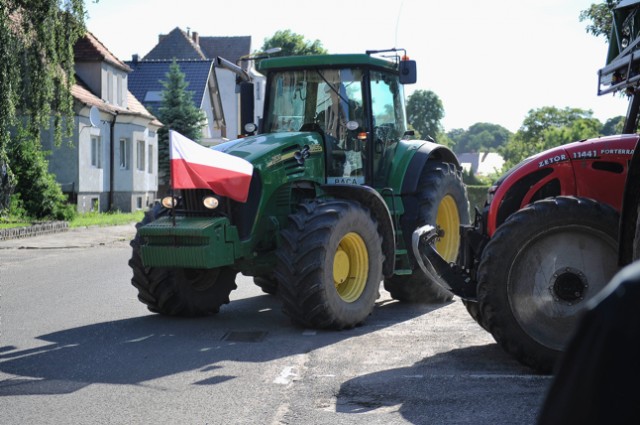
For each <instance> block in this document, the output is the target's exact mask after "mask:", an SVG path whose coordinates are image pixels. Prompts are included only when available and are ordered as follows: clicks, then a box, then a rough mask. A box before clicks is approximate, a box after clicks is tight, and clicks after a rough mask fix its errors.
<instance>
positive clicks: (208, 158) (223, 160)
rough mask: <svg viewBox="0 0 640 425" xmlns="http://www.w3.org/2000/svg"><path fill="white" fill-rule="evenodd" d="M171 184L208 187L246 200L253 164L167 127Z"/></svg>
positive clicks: (174, 185) (236, 198)
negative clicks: (205, 145)
mask: <svg viewBox="0 0 640 425" xmlns="http://www.w3.org/2000/svg"><path fill="white" fill-rule="evenodd" d="M169 145H170V146H171V155H170V158H171V185H172V187H173V188H174V189H211V190H213V191H214V192H215V193H216V194H218V195H221V196H227V197H229V198H231V199H234V200H236V201H238V202H246V201H247V197H248V196H249V184H250V183H251V176H252V175H253V165H252V164H251V163H250V162H249V161H246V160H244V159H242V158H239V157H237V156H233V155H229V154H226V153H224V152H219V151H215V150H213V149H209V148H207V147H204V146H202V145H199V144H198V143H196V142H194V141H193V140H190V139H188V138H187V137H185V136H183V135H182V134H180V133H178V132H176V131H173V130H169Z"/></svg>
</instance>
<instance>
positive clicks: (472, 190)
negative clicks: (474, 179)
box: [467, 185, 491, 220]
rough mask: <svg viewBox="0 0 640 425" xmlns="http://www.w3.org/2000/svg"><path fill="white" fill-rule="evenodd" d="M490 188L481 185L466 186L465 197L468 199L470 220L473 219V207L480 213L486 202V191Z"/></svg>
mask: <svg viewBox="0 0 640 425" xmlns="http://www.w3.org/2000/svg"><path fill="white" fill-rule="evenodd" d="M490 187H491V186H488V185H482V186H476V185H467V197H468V198H469V212H470V213H471V220H473V217H474V212H473V211H474V210H475V207H478V209H479V210H480V211H482V208H483V207H484V203H485V201H486V200H487V190H489V188H490Z"/></svg>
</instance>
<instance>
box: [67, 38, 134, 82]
mask: <svg viewBox="0 0 640 425" xmlns="http://www.w3.org/2000/svg"><path fill="white" fill-rule="evenodd" d="M73 51H74V60H75V62H76V63H80V62H107V63H109V64H111V65H112V66H115V67H116V68H118V69H121V70H122V71H125V72H131V68H129V67H128V66H127V65H126V64H125V63H124V62H122V61H121V60H120V59H118V58H117V57H116V56H115V55H114V54H113V53H111V52H110V51H109V49H107V48H106V46H105V45H104V44H102V43H101V42H100V40H98V39H97V38H96V37H95V36H94V35H93V34H92V33H91V32H89V31H87V32H86V33H85V35H84V37H81V38H80V39H78V41H77V42H76V44H75V46H74V47H73Z"/></svg>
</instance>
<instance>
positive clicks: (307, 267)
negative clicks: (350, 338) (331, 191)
mask: <svg viewBox="0 0 640 425" xmlns="http://www.w3.org/2000/svg"><path fill="white" fill-rule="evenodd" d="M289 222H290V224H289V226H288V227H287V228H286V229H285V230H284V231H283V232H282V241H283V243H282V247H281V248H280V249H279V251H278V255H277V256H278V265H277V267H276V270H275V272H276V273H275V275H276V278H277V280H278V295H279V296H280V297H281V299H282V301H283V310H284V312H285V314H287V315H288V316H289V317H290V318H291V319H292V321H293V322H295V323H298V324H300V325H302V326H306V327H312V328H335V329H343V328H351V327H354V326H356V325H358V324H360V323H361V322H363V321H364V320H365V319H366V318H367V317H368V316H369V314H371V311H372V310H373V307H374V305H375V300H376V299H377V298H378V296H379V287H380V281H381V280H382V263H383V261H384V256H383V254H382V248H381V247H382V238H381V236H380V234H379V233H378V226H377V223H376V221H375V220H374V219H373V218H372V216H371V215H370V214H369V212H368V211H367V210H366V209H365V208H363V207H362V206H360V204H358V203H356V202H352V201H347V200H329V201H320V200H315V201H309V202H305V203H303V204H302V205H300V208H299V210H298V212H296V213H295V214H292V215H291V216H289Z"/></svg>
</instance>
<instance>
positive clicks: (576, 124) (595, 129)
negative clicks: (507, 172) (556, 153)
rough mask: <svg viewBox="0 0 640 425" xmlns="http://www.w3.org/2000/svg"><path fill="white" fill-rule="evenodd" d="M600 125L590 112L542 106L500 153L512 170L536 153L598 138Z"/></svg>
mask: <svg viewBox="0 0 640 425" xmlns="http://www.w3.org/2000/svg"><path fill="white" fill-rule="evenodd" d="M601 129H602V123H601V122H600V121H599V120H598V119H596V118H593V112H591V111H586V110H583V109H579V108H564V109H559V108H556V107H554V106H545V107H542V108H539V109H533V110H530V111H529V113H528V114H527V116H526V117H525V119H524V121H523V123H522V126H521V127H520V129H518V131H517V132H516V133H515V135H514V136H513V137H512V138H511V139H510V140H509V142H508V143H507V144H506V146H505V147H504V148H503V149H501V151H500V153H501V154H502V155H503V156H504V159H505V161H506V164H505V166H506V167H511V166H513V165H515V164H517V163H519V162H520V161H522V160H523V159H525V158H527V157H528V156H531V155H533V154H535V153H538V152H542V151H545V150H547V149H550V148H553V147H556V146H560V145H563V144H566V143H571V142H575V141H578V140H582V139H587V138H590V137H597V136H598V135H600V131H601Z"/></svg>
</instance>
